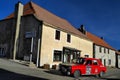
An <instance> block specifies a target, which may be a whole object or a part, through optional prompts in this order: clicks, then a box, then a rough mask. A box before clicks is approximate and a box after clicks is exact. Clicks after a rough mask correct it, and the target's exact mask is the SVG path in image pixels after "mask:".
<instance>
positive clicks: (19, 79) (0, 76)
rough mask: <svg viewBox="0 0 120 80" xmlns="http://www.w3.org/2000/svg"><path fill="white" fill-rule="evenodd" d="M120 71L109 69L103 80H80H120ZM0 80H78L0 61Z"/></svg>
mask: <svg viewBox="0 0 120 80" xmlns="http://www.w3.org/2000/svg"><path fill="white" fill-rule="evenodd" d="M119 74H120V69H116V68H109V69H108V72H107V74H106V75H105V76H104V78H103V79H100V78H96V77H94V76H82V77H80V78H79V80H114V79H117V80H120V77H119ZM0 80H76V79H75V78H74V77H70V76H63V75H62V74H61V73H60V72H58V71H57V70H52V69H51V70H46V69H41V68H30V67H28V66H25V65H21V64H19V63H16V62H13V61H10V60H7V59H0Z"/></svg>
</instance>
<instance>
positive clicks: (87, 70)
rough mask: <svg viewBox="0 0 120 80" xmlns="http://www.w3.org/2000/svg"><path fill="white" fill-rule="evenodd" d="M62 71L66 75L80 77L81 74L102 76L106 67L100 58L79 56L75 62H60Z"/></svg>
mask: <svg viewBox="0 0 120 80" xmlns="http://www.w3.org/2000/svg"><path fill="white" fill-rule="evenodd" d="M59 67H60V71H61V72H62V73H63V74H66V75H73V76H74V77H79V76H80V75H96V76H97V77H102V76H103V74H104V73H105V72H106V67H105V66H104V65H103V64H102V63H101V61H100V60H99V59H95V58H78V59H77V60H76V62H75V63H72V64H70V63H69V64H68V63H62V64H60V66H59Z"/></svg>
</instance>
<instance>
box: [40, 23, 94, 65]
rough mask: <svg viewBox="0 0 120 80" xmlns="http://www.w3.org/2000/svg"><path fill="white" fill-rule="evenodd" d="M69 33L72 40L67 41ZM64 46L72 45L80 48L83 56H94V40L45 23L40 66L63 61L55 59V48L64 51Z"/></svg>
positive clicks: (71, 46)
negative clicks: (57, 32) (57, 37)
mask: <svg viewBox="0 0 120 80" xmlns="http://www.w3.org/2000/svg"><path fill="white" fill-rule="evenodd" d="M56 30H59V31H60V40H56V39H55V31H56ZM67 34H70V35H71V42H70V43H68V42H67ZM63 47H70V48H75V49H77V50H80V54H81V57H84V55H89V57H93V54H92V53H93V43H92V41H89V40H86V39H83V38H80V36H77V35H74V34H71V33H69V32H67V31H64V30H61V29H57V28H55V27H54V26H51V25H49V24H46V23H44V24H43V27H42V40H41V52H40V66H43V65H44V64H51V65H54V64H59V63H61V62H62V61H57V62H54V61H53V56H54V54H53V53H54V50H60V51H63Z"/></svg>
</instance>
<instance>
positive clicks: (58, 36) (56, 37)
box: [55, 30, 60, 40]
mask: <svg viewBox="0 0 120 80" xmlns="http://www.w3.org/2000/svg"><path fill="white" fill-rule="evenodd" d="M55 39H56V40H60V31H58V30H56V33H55Z"/></svg>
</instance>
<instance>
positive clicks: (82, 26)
mask: <svg viewBox="0 0 120 80" xmlns="http://www.w3.org/2000/svg"><path fill="white" fill-rule="evenodd" d="M78 30H79V31H80V32H82V33H83V34H86V30H85V28H84V25H81V26H80V28H79V29H78Z"/></svg>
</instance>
